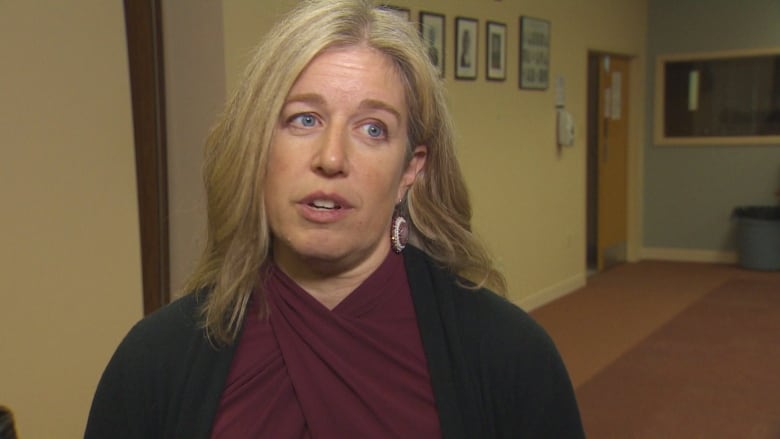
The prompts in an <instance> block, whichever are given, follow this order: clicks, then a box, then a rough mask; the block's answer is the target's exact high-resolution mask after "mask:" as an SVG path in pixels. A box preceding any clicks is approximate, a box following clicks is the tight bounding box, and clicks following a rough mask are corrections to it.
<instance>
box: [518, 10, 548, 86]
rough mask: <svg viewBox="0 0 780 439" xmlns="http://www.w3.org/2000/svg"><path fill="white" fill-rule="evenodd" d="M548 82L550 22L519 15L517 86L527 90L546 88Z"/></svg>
mask: <svg viewBox="0 0 780 439" xmlns="http://www.w3.org/2000/svg"><path fill="white" fill-rule="evenodd" d="M549 83H550V22H549V21H548V20H544V19H541V18H534V17H528V16H521V17H520V74H519V86H520V88H521V89H527V90H546V89H547V87H548V86H549Z"/></svg>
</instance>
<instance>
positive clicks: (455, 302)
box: [407, 247, 554, 353]
mask: <svg viewBox="0 0 780 439" xmlns="http://www.w3.org/2000/svg"><path fill="white" fill-rule="evenodd" d="M407 274H408V276H409V282H410V284H411V285H412V289H413V290H415V289H418V290H426V292H427V293H428V294H426V295H429V296H433V297H431V299H433V300H434V301H435V306H436V308H437V310H438V314H439V315H440V316H441V318H442V320H443V323H444V324H445V325H447V324H448V323H449V324H454V325H455V328H456V329H457V331H458V332H459V333H460V335H461V337H462V342H464V343H470V344H473V343H477V344H480V343H490V344H491V345H495V346H496V347H497V348H500V347H501V345H502V344H503V345H507V346H508V347H511V348H512V350H513V351H515V352H517V351H518V349H519V350H521V351H527V350H536V349H541V350H548V349H550V348H553V349H554V346H553V343H552V340H551V339H550V337H549V336H548V335H547V333H546V332H545V331H544V329H543V328H542V327H541V326H540V325H539V324H538V323H536V321H534V320H533V318H531V316H530V315H528V313H526V312H525V311H524V310H522V309H521V308H520V307H518V306H517V305H515V304H513V303H512V302H510V301H509V300H507V299H505V298H504V297H501V296H499V295H498V294H496V293H494V292H493V291H490V290H488V289H485V288H480V289H474V288H467V287H466V286H465V285H464V282H462V281H461V280H460V279H459V278H458V277H457V276H456V275H455V274H453V273H451V272H449V271H447V270H446V269H444V268H442V267H440V266H438V265H437V264H436V262H435V261H433V260H432V259H431V258H430V257H429V256H427V255H426V254H425V253H423V252H422V251H421V250H419V249H416V248H414V247H411V251H410V252H409V254H408V255H407ZM448 321H449V322H448ZM521 353H528V352H521Z"/></svg>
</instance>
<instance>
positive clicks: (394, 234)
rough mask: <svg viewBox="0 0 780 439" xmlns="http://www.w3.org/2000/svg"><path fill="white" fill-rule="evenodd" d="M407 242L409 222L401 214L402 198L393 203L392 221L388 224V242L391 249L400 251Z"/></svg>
mask: <svg viewBox="0 0 780 439" xmlns="http://www.w3.org/2000/svg"><path fill="white" fill-rule="evenodd" d="M407 242H409V223H407V222H406V218H404V215H403V200H401V201H399V202H398V204H396V205H395V211H393V222H392V223H391V226H390V244H391V246H392V248H393V251H394V252H396V253H401V252H402V251H403V250H404V248H405V247H406V243H407Z"/></svg>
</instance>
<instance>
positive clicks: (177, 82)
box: [162, 0, 225, 295]
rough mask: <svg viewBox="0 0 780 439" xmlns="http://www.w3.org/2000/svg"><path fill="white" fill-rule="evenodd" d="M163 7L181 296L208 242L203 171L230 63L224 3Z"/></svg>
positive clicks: (186, 1)
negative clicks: (225, 48)
mask: <svg viewBox="0 0 780 439" xmlns="http://www.w3.org/2000/svg"><path fill="white" fill-rule="evenodd" d="M162 7H163V9H162V13H163V38H164V49H163V50H164V52H165V92H166V105H165V107H166V108H165V109H166V125H167V126H166V128H167V135H168V139H167V140H168V143H167V148H168V213H169V220H170V227H169V243H170V275H171V280H170V282H171V283H170V284H171V289H172V290H173V293H174V295H177V294H179V293H181V292H182V291H181V289H182V288H183V286H184V285H183V284H184V282H185V281H186V278H187V276H188V275H189V274H190V272H191V271H192V269H193V268H194V265H195V261H196V260H197V258H198V256H199V255H200V252H201V249H202V247H203V244H204V241H205V239H204V230H205V227H206V208H205V195H204V191H203V183H202V180H201V172H200V170H201V164H202V161H203V145H204V143H205V140H206V135H207V134H208V130H209V127H211V125H212V124H213V123H214V120H215V118H216V116H217V114H218V113H219V111H220V110H221V109H222V107H223V105H224V102H225V62H224V57H223V43H222V5H221V3H220V2H215V1H213V0H166V1H165V2H163V5H162Z"/></svg>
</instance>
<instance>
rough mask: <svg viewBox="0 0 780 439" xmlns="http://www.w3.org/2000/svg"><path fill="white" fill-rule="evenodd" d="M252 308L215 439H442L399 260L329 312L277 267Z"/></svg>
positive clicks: (225, 392)
mask: <svg viewBox="0 0 780 439" xmlns="http://www.w3.org/2000/svg"><path fill="white" fill-rule="evenodd" d="M265 287H266V288H265V291H266V294H267V297H268V303H269V306H270V316H269V318H268V319H260V318H259V317H258V315H259V313H258V309H257V305H256V303H255V302H254V301H251V302H250V305H249V309H248V312H247V319H246V322H245V324H244V329H243V331H242V333H241V337H240V339H239V344H238V346H237V348H236V352H235V356H234V358H233V361H232V364H231V369H230V373H229V375H228V378H227V382H226V385H225V388H224V390H223V393H222V397H221V399H220V404H219V409H218V411H217V415H216V420H215V423H214V428H213V430H212V437H214V438H241V437H252V438H254V437H262V438H391V437H392V438H436V437H441V433H440V430H439V418H438V414H437V411H436V407H435V404H434V399H433V391H432V388H431V383H430V376H429V373H428V365H427V362H426V359H425V355H424V352H423V348H422V343H421V340H420V332H419V328H418V327H417V319H416V316H415V311H414V307H413V305H412V300H411V293H410V291H409V285H408V281H407V277H406V271H405V268H404V263H403V257H402V256H400V255H396V254H395V253H392V252H391V253H389V255H388V257H387V258H386V260H385V261H384V262H383V263H382V265H381V266H380V267H379V268H378V269H377V270H376V271H375V272H374V273H373V274H372V275H371V276H370V277H369V278H368V279H366V281H365V282H363V284H361V285H360V286H359V287H358V288H357V289H356V290H355V291H353V292H352V293H351V294H350V295H349V296H347V297H346V298H345V299H344V300H343V301H342V302H341V303H339V304H338V306H336V307H335V308H334V309H333V310H329V309H327V308H326V307H325V306H324V305H322V304H321V303H319V302H318V301H317V300H316V299H314V298H313V297H312V296H311V295H309V294H308V293H307V292H306V291H304V290H303V289H301V288H300V287H299V286H298V285H297V284H296V283H295V282H294V281H292V279H290V278H289V277H287V276H286V275H285V274H284V273H282V272H281V270H279V269H278V268H276V267H272V268H271V273H270V276H269V278H268V280H267V282H266V285H265Z"/></svg>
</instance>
